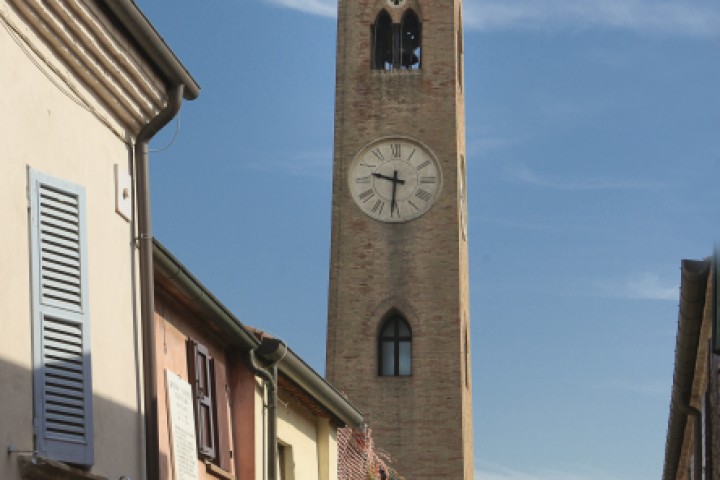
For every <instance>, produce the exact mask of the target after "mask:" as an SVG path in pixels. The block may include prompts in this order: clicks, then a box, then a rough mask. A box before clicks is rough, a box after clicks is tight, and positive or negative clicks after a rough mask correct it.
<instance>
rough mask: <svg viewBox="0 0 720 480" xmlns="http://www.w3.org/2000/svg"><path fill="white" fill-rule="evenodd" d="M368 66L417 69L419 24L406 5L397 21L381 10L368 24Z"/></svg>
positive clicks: (419, 47)
mask: <svg viewBox="0 0 720 480" xmlns="http://www.w3.org/2000/svg"><path fill="white" fill-rule="evenodd" d="M371 34H372V68H373V69H374V70H397V69H403V70H419V69H420V65H421V62H420V58H421V43H422V42H421V38H422V34H421V25H420V19H419V18H418V16H417V14H416V13H415V12H414V11H413V10H411V9H408V10H407V11H406V12H405V14H404V15H403V17H402V21H401V22H400V23H393V21H392V18H391V17H390V14H388V12H387V11H386V10H381V11H380V13H378V16H377V17H376V19H375V23H374V24H373V25H372V28H371Z"/></svg>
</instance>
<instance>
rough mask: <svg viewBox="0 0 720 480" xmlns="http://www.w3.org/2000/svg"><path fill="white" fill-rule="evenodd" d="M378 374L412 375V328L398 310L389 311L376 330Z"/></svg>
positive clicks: (390, 375) (392, 375)
mask: <svg viewBox="0 0 720 480" xmlns="http://www.w3.org/2000/svg"><path fill="white" fill-rule="evenodd" d="M378 375H379V376H381V377H406V376H410V375H412V330H411V329H410V324H409V323H408V322H407V320H405V317H403V316H402V315H401V314H400V313H399V312H397V311H393V312H391V313H390V314H389V315H388V316H387V317H386V319H385V321H384V322H383V324H382V325H381V326H380V331H379V332H378Z"/></svg>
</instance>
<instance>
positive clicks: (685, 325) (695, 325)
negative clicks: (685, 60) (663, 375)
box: [662, 260, 710, 480]
mask: <svg viewBox="0 0 720 480" xmlns="http://www.w3.org/2000/svg"><path fill="white" fill-rule="evenodd" d="M681 272H682V273H681V281H680V313H679V316H678V334H677V343H676V347H675V371H674V373H673V387H672V396H671V401H670V415H669V418H668V431H667V438H666V441H665V465H664V467H663V476H662V480H676V478H677V471H678V466H679V463H680V454H681V450H682V443H683V438H684V436H685V426H686V424H687V419H688V416H691V415H696V414H695V413H694V412H697V409H695V408H694V407H692V406H691V405H690V401H691V391H692V384H693V379H694V376H695V363H696V359H697V351H698V341H699V338H700V326H701V324H702V316H703V310H704V308H705V290H706V288H707V281H708V274H709V272H710V262H709V261H705V260H683V261H682V266H681ZM698 414H699V412H698ZM698 418H699V415H698ZM699 421H700V420H696V423H695V430H697V431H698V432H700V428H698V425H699ZM695 443H701V442H698V441H697V440H696V441H695Z"/></svg>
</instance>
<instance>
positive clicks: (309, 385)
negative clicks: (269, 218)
mask: <svg viewBox="0 0 720 480" xmlns="http://www.w3.org/2000/svg"><path fill="white" fill-rule="evenodd" d="M153 259H154V265H155V271H156V276H157V277H158V279H160V278H161V279H163V280H165V281H167V282H170V283H171V284H172V286H173V287H174V289H173V290H176V291H178V292H179V293H181V294H182V295H183V296H184V297H185V299H186V302H190V303H192V304H193V307H194V308H195V309H196V310H197V313H199V314H200V315H202V317H203V320H206V321H207V322H210V323H211V324H212V325H211V327H213V330H215V331H216V333H218V334H219V335H220V338H222V339H223V341H224V342H226V345H227V347H228V348H231V349H234V350H239V351H243V352H247V351H249V350H255V349H257V348H258V347H259V346H260V343H261V340H260V339H259V338H258V337H257V336H256V335H255V334H253V333H252V332H251V331H250V330H248V329H247V328H246V327H245V326H244V325H243V324H242V323H241V322H240V320H238V319H237V318H236V317H235V316H234V315H233V314H232V312H230V310H228V309H227V307H225V306H224V305H223V304H222V303H221V302H220V301H219V300H218V299H217V298H215V296H214V295H213V294H212V293H210V291H209V290H208V289H207V288H206V287H205V286H204V285H203V284H202V283H200V281H199V280H198V279H197V278H195V277H194V276H193V275H192V274H191V273H190V271H189V270H188V269H187V268H186V267H185V266H184V265H183V264H182V263H181V262H180V261H179V260H178V259H177V258H175V257H174V256H173V255H172V254H171V253H170V252H169V251H168V250H167V249H166V248H165V247H164V246H163V245H162V244H161V243H160V242H159V241H157V240H154V241H153ZM259 356H260V357H261V358H262V355H259ZM263 360H266V361H268V363H270V362H272V361H273V360H274V359H272V358H264V359H263ZM278 370H279V371H280V372H281V373H283V374H284V375H285V376H287V377H288V378H289V379H290V380H292V381H293V382H294V383H295V384H297V385H298V386H299V387H300V388H302V389H303V390H304V391H305V392H306V393H307V394H308V395H310V396H311V397H312V398H314V399H315V400H317V401H318V402H319V403H320V404H321V405H322V406H323V407H324V408H325V409H327V410H328V411H329V412H330V413H331V414H332V415H334V416H335V417H336V418H338V419H339V420H341V421H342V422H344V423H345V424H346V425H348V426H351V427H353V428H355V429H358V430H361V429H364V428H365V420H364V418H363V416H362V413H360V411H359V410H358V409H357V408H355V406H354V405H353V404H351V403H350V402H349V401H348V400H347V399H346V398H345V397H344V396H343V395H342V394H341V393H340V392H339V391H337V390H336V389H335V387H333V386H332V385H330V384H329V383H328V382H327V381H326V380H325V379H324V378H322V377H321V376H320V375H319V374H318V373H317V372H316V371H315V370H313V369H312V368H311V367H310V366H309V365H308V364H307V363H305V361H303V359H302V358H300V357H299V356H298V355H297V354H295V352H293V351H292V350H291V349H290V348H288V351H287V354H286V355H285V356H284V358H283V359H282V361H281V362H280V363H279V364H278Z"/></svg>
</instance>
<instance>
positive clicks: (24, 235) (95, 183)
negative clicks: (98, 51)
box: [0, 4, 142, 480]
mask: <svg viewBox="0 0 720 480" xmlns="http://www.w3.org/2000/svg"><path fill="white" fill-rule="evenodd" d="M0 13H2V14H3V25H2V26H3V27H6V26H7V23H5V20H7V19H8V18H9V19H10V20H13V18H14V17H12V14H13V12H12V11H11V10H10V9H9V8H8V6H7V4H5V5H3V6H0ZM15 20H17V19H16V18H15ZM16 23H17V24H18V25H21V22H20V21H17V22H16ZM31 33H32V32H30V30H28V29H25V34H27V35H31ZM16 40H17V37H15V38H13V36H11V35H10V33H9V31H8V29H7V28H0V64H1V65H3V66H4V67H3V68H0V88H1V89H2V92H3V94H2V95H1V96H0V167H1V168H2V170H1V171H2V175H0V218H3V227H2V233H3V234H2V235H0V255H2V261H0V305H3V307H4V312H3V317H2V320H0V322H2V328H3V338H5V342H3V343H4V345H3V348H2V349H0V384H1V385H2V386H3V388H2V389H0V405H2V408H1V409H0V442H2V443H0V444H1V445H2V446H3V447H5V446H7V445H11V444H12V445H14V446H15V447H16V448H18V449H20V450H31V449H32V448H33V438H32V376H31V369H32V351H31V295H30V273H29V268H30V252H29V229H28V199H27V183H28V180H27V168H28V167H31V168H33V169H35V170H38V171H40V172H42V173H45V174H48V175H51V176H54V177H57V178H59V179H62V180H65V181H69V182H73V183H75V184H79V185H81V186H83V187H84V188H85V192H86V209H87V217H86V229H87V234H88V241H87V246H88V255H89V256H88V267H89V269H88V276H89V294H90V297H89V306H90V335H91V344H92V380H93V393H94V395H93V404H94V405H93V406H94V415H93V417H94V433H95V441H94V444H95V466H94V467H93V470H92V471H93V472H97V473H98V474H101V475H105V476H107V477H109V478H119V477H120V476H122V475H125V476H127V477H129V478H131V479H133V480H136V479H139V478H141V476H140V472H141V470H142V469H141V460H140V459H141V448H142V442H141V438H142V436H141V430H140V427H141V417H140V416H139V413H138V410H139V405H140V401H139V400H140V396H139V394H138V388H139V387H138V384H137V382H138V378H139V377H138V375H139V371H140V369H139V366H138V358H137V357H138V353H137V350H138V349H137V345H136V343H137V342H136V331H137V330H136V328H137V327H138V326H137V325H136V321H137V318H138V317H137V316H136V310H137V306H136V304H135V303H136V299H137V297H136V290H135V288H136V287H135V282H134V275H135V274H134V265H135V264H136V263H137V259H136V253H135V249H134V247H133V231H132V226H131V224H130V223H128V222H127V221H126V220H124V219H123V218H121V217H120V216H119V215H118V214H117V213H115V191H114V174H113V166H114V165H115V164H118V165H120V166H121V170H124V171H125V172H127V171H128V169H129V165H130V160H129V148H128V146H127V145H126V144H125V142H124V141H123V140H122V139H121V137H120V136H119V135H118V131H117V130H115V129H113V130H111V129H110V128H108V126H106V125H105V124H104V123H102V122H101V121H100V120H99V119H98V116H96V115H94V114H93V113H91V112H89V111H88V110H87V109H86V108H83V107H81V106H80V105H78V104H77V103H76V102H75V101H74V100H73V98H72V95H70V94H69V92H64V91H63V86H64V84H63V83H62V81H61V80H60V79H59V78H57V77H55V76H54V75H53V74H52V73H51V70H50V68H48V66H47V65H46V64H43V63H42V62H41V61H39V60H38V58H37V57H35V56H34V54H32V52H30V51H24V50H23V49H22V48H21V46H20V45H18V42H17V41H16ZM33 61H35V62H37V63H38V64H39V65H40V66H38V65H36V64H34V63H33ZM56 66H57V65H56ZM58 68H61V67H59V66H58ZM53 82H55V83H57V85H56V84H54V83H53ZM89 108H91V109H95V110H96V111H98V112H102V106H100V105H98V104H96V105H92V104H91V105H90V106H89ZM16 465H17V459H16V456H15V455H2V456H0V478H3V479H8V480H12V479H15V478H19V477H18V474H17V469H16Z"/></svg>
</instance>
